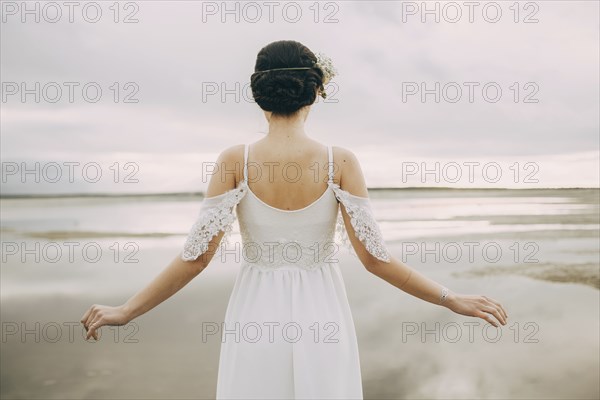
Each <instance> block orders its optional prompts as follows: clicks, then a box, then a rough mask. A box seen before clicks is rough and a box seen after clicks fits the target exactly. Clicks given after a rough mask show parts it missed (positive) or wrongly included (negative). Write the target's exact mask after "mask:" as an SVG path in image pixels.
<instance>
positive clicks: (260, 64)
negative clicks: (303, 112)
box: [250, 40, 323, 115]
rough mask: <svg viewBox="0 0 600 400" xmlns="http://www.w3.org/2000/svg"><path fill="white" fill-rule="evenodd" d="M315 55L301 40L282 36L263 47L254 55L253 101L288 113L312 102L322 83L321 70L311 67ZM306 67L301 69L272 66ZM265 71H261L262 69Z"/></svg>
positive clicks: (279, 111) (274, 111)
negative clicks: (287, 38) (281, 39)
mask: <svg viewBox="0 0 600 400" xmlns="http://www.w3.org/2000/svg"><path fill="white" fill-rule="evenodd" d="M316 60H317V57H316V56H315V55H314V54H313V53H312V52H311V51H310V50H309V49H308V48H307V47H306V46H304V45H302V44H301V43H298V42H295V41H291V40H285V41H279V42H273V43H271V44H269V45H267V46H266V47H264V48H263V49H262V50H261V51H260V52H259V53H258V56H257V60H256V67H255V71H256V72H255V73H254V74H252V77H251V81H250V83H251V88H252V95H253V97H254V101H256V103H257V104H258V105H259V107H260V108H262V109H263V110H265V111H271V112H273V113H274V114H279V115H291V114H294V113H295V112H296V111H298V110H299V109H301V108H302V107H305V106H308V105H311V104H313V103H314V102H315V100H316V97H317V89H319V88H322V86H323V72H322V71H321V70H320V69H318V68H313V66H314V64H315V63H316ZM293 67H309V68H308V69H302V70H276V71H267V70H269V69H273V68H293ZM263 71H264V72H263Z"/></svg>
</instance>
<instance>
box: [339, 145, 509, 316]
mask: <svg viewBox="0 0 600 400" xmlns="http://www.w3.org/2000/svg"><path fill="white" fill-rule="evenodd" d="M336 149H338V150H337V153H336V156H335V159H336V160H337V161H336V164H338V165H337V167H338V170H339V182H340V188H341V189H342V190H345V191H347V192H348V193H350V194H353V195H355V196H359V197H364V198H367V197H368V191H367V187H366V184H365V179H364V176H363V173H362V169H361V167H360V163H359V161H358V159H357V158H356V156H355V155H354V153H352V152H351V151H349V150H347V149H343V148H339V147H336ZM341 209H342V217H343V219H344V225H345V227H346V230H347V232H348V238H349V239H350V243H351V244H352V247H353V248H354V251H355V252H356V255H357V256H358V258H359V259H360V261H361V263H362V264H363V265H364V267H365V268H366V269H367V270H368V271H369V272H371V273H372V274H374V275H376V276H378V277H379V278H381V279H383V280H385V281H386V282H388V283H390V284H391V285H393V286H395V287H397V288H398V289H400V290H402V291H404V292H406V293H408V294H410V295H412V296H415V297H418V298H420V299H422V300H424V301H427V302H430V303H433V304H438V305H442V306H444V307H447V308H448V309H450V310H452V311H453V312H455V313H457V314H461V315H466V316H471V317H477V318H482V319H484V320H485V321H487V322H489V323H490V324H492V325H494V326H496V327H497V326H498V323H497V322H496V320H497V321H499V322H500V323H501V324H502V325H505V324H506V319H507V318H508V315H507V313H506V310H505V309H504V307H502V305H501V304H500V303H499V302H498V301H496V300H494V299H491V298H489V297H486V296H478V295H465V294H458V293H454V292H452V291H449V292H448V295H447V297H445V298H443V297H442V296H441V295H442V290H443V289H444V286H442V285H440V284H439V283H437V282H435V281H433V280H432V279H430V278H428V277H426V276H424V275H422V274H421V273H419V272H418V271H416V270H415V269H413V268H411V267H409V266H408V265H406V264H404V263H402V262H401V261H400V260H398V259H397V258H395V257H393V256H390V257H389V261H388V262H386V261H383V260H381V259H379V258H377V257H375V256H373V255H372V254H371V253H369V251H368V250H367V249H366V248H365V246H364V244H363V243H362V242H361V241H360V240H359V239H358V238H357V237H356V235H355V231H354V228H353V226H352V223H351V217H350V216H349V215H348V212H347V210H346V209H345V207H341ZM492 315H493V316H494V318H495V319H494V318H492Z"/></svg>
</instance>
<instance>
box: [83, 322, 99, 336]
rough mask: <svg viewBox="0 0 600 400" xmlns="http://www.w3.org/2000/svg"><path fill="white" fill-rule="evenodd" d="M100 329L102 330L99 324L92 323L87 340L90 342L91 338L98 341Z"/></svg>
mask: <svg viewBox="0 0 600 400" xmlns="http://www.w3.org/2000/svg"><path fill="white" fill-rule="evenodd" d="M98 328H100V324H99V322H98V321H95V322H92V323H91V324H90V327H89V330H88V332H87V335H86V337H85V340H88V339H89V338H90V337H93V338H94V339H95V340H98Z"/></svg>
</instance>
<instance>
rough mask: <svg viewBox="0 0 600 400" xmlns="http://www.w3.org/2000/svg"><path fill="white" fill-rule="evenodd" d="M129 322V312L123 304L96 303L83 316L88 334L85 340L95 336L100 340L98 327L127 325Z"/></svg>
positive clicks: (82, 319)
mask: <svg viewBox="0 0 600 400" xmlns="http://www.w3.org/2000/svg"><path fill="white" fill-rule="evenodd" d="M128 322H129V317H128V314H127V312H126V310H125V307H124V306H123V305H121V306H117V307H111V306H102V305H98V304H94V305H93V306H91V307H90V308H89V309H88V310H87V311H86V312H85V313H84V314H83V317H82V318H81V323H82V324H83V326H84V328H85V330H86V331H87V335H86V337H85V340H88V339H89V338H90V337H94V339H95V340H98V329H100V328H101V327H102V326H104V325H125V324H126V323H128Z"/></svg>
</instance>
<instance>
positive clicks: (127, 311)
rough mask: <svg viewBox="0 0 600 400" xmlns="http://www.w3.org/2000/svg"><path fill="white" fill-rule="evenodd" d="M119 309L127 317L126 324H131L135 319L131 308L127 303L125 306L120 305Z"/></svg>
mask: <svg viewBox="0 0 600 400" xmlns="http://www.w3.org/2000/svg"><path fill="white" fill-rule="evenodd" d="M119 309H120V310H121V312H122V313H123V315H124V316H125V321H126V322H125V323H129V322H131V320H132V319H133V313H132V310H131V307H130V306H129V305H128V304H127V303H125V304H122V305H120V306H119Z"/></svg>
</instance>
